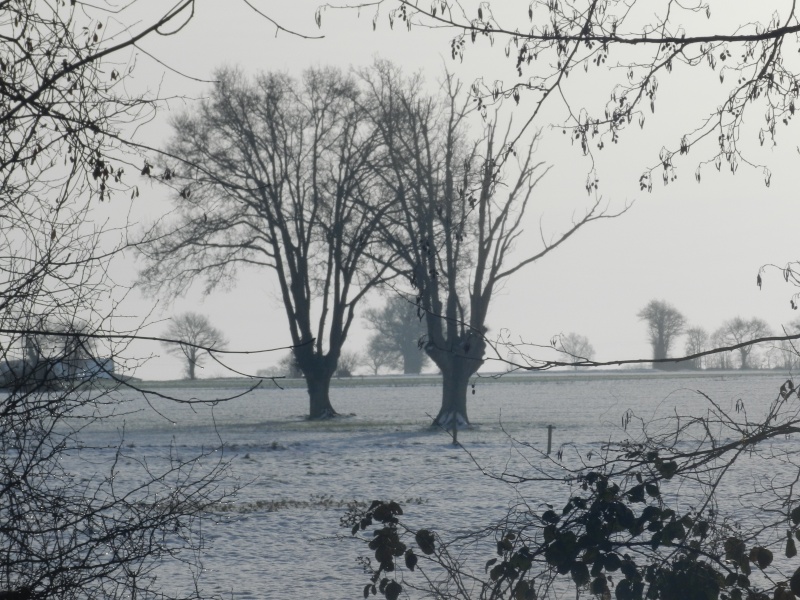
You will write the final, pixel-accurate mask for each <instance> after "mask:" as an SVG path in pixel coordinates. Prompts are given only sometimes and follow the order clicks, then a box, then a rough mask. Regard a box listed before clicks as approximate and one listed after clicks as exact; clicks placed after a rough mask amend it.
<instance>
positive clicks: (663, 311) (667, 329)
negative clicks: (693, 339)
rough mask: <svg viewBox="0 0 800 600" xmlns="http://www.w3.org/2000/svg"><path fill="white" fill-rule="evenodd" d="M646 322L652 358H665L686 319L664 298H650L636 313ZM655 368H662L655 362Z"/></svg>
mask: <svg viewBox="0 0 800 600" xmlns="http://www.w3.org/2000/svg"><path fill="white" fill-rule="evenodd" d="M637 316H638V317H639V319H640V320H642V321H645V322H646V323H647V332H648V335H649V337H650V344H651V345H652V346H653V359H654V360H660V359H664V358H667V356H668V355H669V350H670V348H671V347H672V344H673V343H674V341H675V338H676V337H677V336H679V335H680V334H681V333H683V328H684V325H685V324H686V319H685V318H684V316H683V315H682V314H681V313H680V312H678V310H677V309H676V308H675V307H674V306H672V305H671V304H669V303H667V302H666V301H664V300H651V301H650V302H649V303H648V304H647V306H645V307H644V308H643V309H642V310H641V311H639V314H638V315H637ZM654 367H655V368H662V367H660V366H659V365H658V364H657V363H656V364H654Z"/></svg>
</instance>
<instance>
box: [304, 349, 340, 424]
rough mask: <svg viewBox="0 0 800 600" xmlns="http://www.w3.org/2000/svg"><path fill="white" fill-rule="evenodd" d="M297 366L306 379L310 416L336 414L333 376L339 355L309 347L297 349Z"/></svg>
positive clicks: (313, 417) (323, 416)
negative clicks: (333, 397)
mask: <svg viewBox="0 0 800 600" xmlns="http://www.w3.org/2000/svg"><path fill="white" fill-rule="evenodd" d="M295 358H296V359H297V366H298V367H299V368H300V370H301V371H302V373H303V376H304V377H305V379H306V389H307V390H308V402H309V404H308V418H309V419H330V418H331V417H335V416H336V414H337V413H336V411H335V410H333V405H331V399H330V388H331V377H333V373H334V372H335V371H336V363H337V362H338V360H337V359H338V357H337V358H334V357H333V356H331V355H319V354H316V353H314V351H313V350H312V349H311V348H309V347H301V348H297V349H295Z"/></svg>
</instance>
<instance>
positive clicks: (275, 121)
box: [140, 69, 387, 418]
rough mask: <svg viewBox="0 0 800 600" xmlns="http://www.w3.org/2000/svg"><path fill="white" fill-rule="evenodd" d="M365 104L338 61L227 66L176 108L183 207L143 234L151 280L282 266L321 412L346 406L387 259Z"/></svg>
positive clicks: (208, 282)
mask: <svg viewBox="0 0 800 600" xmlns="http://www.w3.org/2000/svg"><path fill="white" fill-rule="evenodd" d="M360 104H361V103H360V101H359V90H358V86H357V84H356V82H355V81H354V80H353V79H352V78H350V77H347V76H345V75H343V74H342V73H341V72H340V71H337V70H335V69H312V70H309V71H307V72H306V73H305V74H304V75H303V77H302V79H301V80H299V81H296V80H294V79H292V78H291V77H289V76H287V75H282V74H278V73H265V74H261V75H258V76H257V77H256V78H254V79H252V80H249V79H247V78H246V77H245V76H244V75H243V74H242V73H240V72H238V71H236V70H234V69H224V70H221V71H219V72H218V73H217V76H216V83H215V85H214V87H213V89H212V90H211V93H210V96H209V98H208V99H207V100H203V101H202V102H200V103H199V104H198V105H197V107H196V109H194V110H192V111H191V112H187V113H184V114H182V115H180V116H178V117H177V118H176V119H175V120H174V122H173V139H172V142H171V143H170V144H169V146H168V147H167V151H168V153H169V154H170V155H172V156H173V157H175V159H176V160H177V162H176V163H175V164H174V165H172V166H170V167H168V168H167V171H166V173H168V174H169V178H166V177H165V179H169V182H170V183H171V184H173V185H175V186H176V190H177V193H176V196H175V201H176V204H177V218H176V219H175V220H174V221H170V222H162V223H161V224H160V226H159V227H156V229H155V230H154V232H151V235H150V236H149V237H148V239H147V240H146V241H147V242H149V243H148V245H147V246H146V247H144V248H143V252H144V254H145V256H146V258H147V267H146V268H145V269H144V271H143V272H142V273H141V276H140V280H141V281H142V282H143V283H144V284H145V285H146V286H147V288H148V289H149V290H150V291H151V292H156V291H165V292H168V293H171V294H178V293H181V292H183V291H185V290H186V289H187V287H188V286H189V285H191V284H192V283H193V282H195V281H200V280H202V281H203V282H204V283H205V290H206V291H209V290H211V289H213V288H215V287H216V286H217V285H219V284H220V283H223V282H229V281H232V280H233V279H234V277H235V276H236V275H237V274H238V273H239V272H240V271H241V270H242V269H244V268H249V269H253V270H255V271H256V272H258V273H264V272H270V271H271V272H272V273H274V274H275V275H276V277H277V280H278V284H279V289H280V293H281V297H282V300H283V304H284V308H285V311H286V318H287V321H288V326H289V331H290V333H291V339H292V343H293V345H294V346H295V348H294V353H295V357H296V359H297V365H298V367H299V368H300V370H301V371H302V373H303V375H304V376H305V380H306V385H307V387H308V394H309V415H310V416H311V417H312V418H326V417H330V416H332V415H334V414H335V411H334V409H333V406H332V405H331V402H330V398H329V387H330V380H331V376H332V375H333V374H334V372H335V371H336V365H337V362H338V360H339V357H340V355H341V351H342V346H343V344H344V342H345V340H346V338H347V335H348V333H349V331H350V326H351V324H352V322H353V318H354V315H355V308H356V305H357V304H358V302H359V300H361V299H362V298H363V297H364V294H366V292H367V291H368V290H369V289H370V288H371V287H372V286H373V285H375V284H376V282H378V281H379V280H380V279H381V278H382V276H383V274H384V272H385V270H386V269H387V266H386V262H387V261H385V260H384V261H378V260H375V261H370V260H368V258H373V259H374V258H375V256H376V255H379V254H380V249H379V248H377V247H375V246H374V244H373V234H374V232H375V230H376V227H377V226H378V223H379V222H380V221H381V219H382V217H383V211H384V210H385V208H384V207H383V205H385V204H386V203H385V202H384V200H385V194H383V193H382V192H381V189H380V188H379V187H377V186H376V185H375V181H376V175H375V172H374V169H373V168H372V165H371V163H372V161H373V158H374V157H373V155H374V153H375V148H376V144H377V137H376V136H375V135H373V126H371V125H370V124H369V123H368V121H367V120H366V119H365V115H364V113H363V110H362V109H361V107H360ZM381 263H382V264H381ZM373 264H376V265H381V266H378V267H376V268H372V265H373Z"/></svg>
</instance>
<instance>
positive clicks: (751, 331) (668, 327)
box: [638, 300, 800, 369]
mask: <svg viewBox="0 0 800 600" xmlns="http://www.w3.org/2000/svg"><path fill="white" fill-rule="evenodd" d="M638 317H639V319H640V320H642V321H644V322H645V323H646V325H647V331H648V335H649V341H650V344H651V345H652V348H653V359H654V360H656V361H657V360H661V359H665V358H668V357H669V353H670V350H671V349H672V348H673V347H674V346H675V343H676V340H677V338H678V337H679V336H681V335H685V342H684V348H683V351H684V355H685V356H690V355H693V354H699V353H701V352H705V351H707V350H711V349H714V348H724V347H727V346H735V345H738V344H742V343H744V342H749V341H752V340H756V339H759V338H763V337H767V336H771V335H773V331H772V328H771V327H770V326H769V324H767V322H766V321H764V320H763V319H761V318H758V317H752V318H750V319H745V318H742V317H739V316H737V317H734V318H732V319H728V320H726V321H724V322H723V323H722V325H720V326H719V327H718V328H717V329H716V330H714V331H713V332H712V333H708V331H707V330H706V329H704V328H703V327H700V326H697V325H691V326H689V325H687V320H686V317H684V315H683V314H682V313H681V312H680V311H679V310H678V309H677V308H675V307H674V306H672V305H671V304H670V303H668V302H666V301H665V300H651V301H650V302H649V303H648V304H647V305H646V306H645V307H644V308H643V309H642V310H641V311H640V312H639V313H638ZM798 331H800V323H795V324H793V325H791V326H790V327H789V329H787V333H790V334H791V333H796V332H798ZM797 366H798V354H797V351H796V349H795V347H794V345H793V342H792V341H790V340H785V341H782V342H780V343H779V344H778V345H775V346H770V347H769V348H763V347H758V345H744V346H741V347H739V348H737V349H736V350H734V351H730V352H718V353H715V354H711V355H709V356H703V357H698V358H694V359H691V360H688V361H680V362H671V363H658V362H655V363H653V367H654V368H656V369H687V368H688V369H762V368H766V369H769V368H785V369H794V368H796V367H797Z"/></svg>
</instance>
